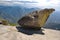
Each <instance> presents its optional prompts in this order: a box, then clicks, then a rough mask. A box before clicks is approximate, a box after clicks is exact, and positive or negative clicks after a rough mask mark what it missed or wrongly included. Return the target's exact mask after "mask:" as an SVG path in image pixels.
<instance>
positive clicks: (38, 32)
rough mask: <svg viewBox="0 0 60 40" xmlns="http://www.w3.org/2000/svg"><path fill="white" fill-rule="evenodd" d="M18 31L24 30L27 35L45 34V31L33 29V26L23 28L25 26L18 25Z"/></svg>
mask: <svg viewBox="0 0 60 40" xmlns="http://www.w3.org/2000/svg"><path fill="white" fill-rule="evenodd" d="M16 28H17V30H18V32H22V33H24V34H27V35H32V34H41V35H44V33H43V32H42V29H41V30H36V29H32V28H23V27H16Z"/></svg>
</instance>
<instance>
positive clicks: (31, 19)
mask: <svg viewBox="0 0 60 40" xmlns="http://www.w3.org/2000/svg"><path fill="white" fill-rule="evenodd" d="M53 11H55V9H52V8H51V9H42V10H36V11H33V12H31V13H30V14H27V15H26V16H24V17H22V18H21V19H19V20H18V24H19V25H21V26H22V27H31V28H36V27H42V26H43V25H44V24H45V22H46V21H47V19H48V17H49V15H50V14H51V13H52V12H53Z"/></svg>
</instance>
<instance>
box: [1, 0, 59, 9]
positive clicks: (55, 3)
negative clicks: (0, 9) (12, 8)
mask: <svg viewBox="0 0 60 40" xmlns="http://www.w3.org/2000/svg"><path fill="white" fill-rule="evenodd" d="M0 1H1V0H0ZM2 1H4V0H2ZM5 1H30V2H37V3H22V2H12V3H9V2H8V3H6V2H5V3H4V4H8V5H9V4H22V5H24V6H27V7H40V8H41V7H42V8H47V7H48V8H56V9H59V8H60V0H5ZM0 3H1V2H0Z"/></svg>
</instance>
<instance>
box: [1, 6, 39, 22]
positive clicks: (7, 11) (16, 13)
mask: <svg viewBox="0 0 60 40" xmlns="http://www.w3.org/2000/svg"><path fill="white" fill-rule="evenodd" d="M34 10H38V8H27V7H23V6H4V5H0V17H2V18H3V19H6V20H8V21H9V22H12V23H16V22H17V21H18V19H20V18H21V17H22V16H24V15H25V14H27V13H30V12H32V11H34Z"/></svg>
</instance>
